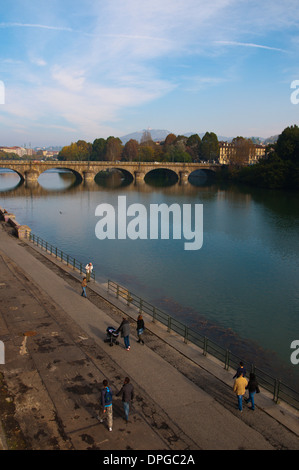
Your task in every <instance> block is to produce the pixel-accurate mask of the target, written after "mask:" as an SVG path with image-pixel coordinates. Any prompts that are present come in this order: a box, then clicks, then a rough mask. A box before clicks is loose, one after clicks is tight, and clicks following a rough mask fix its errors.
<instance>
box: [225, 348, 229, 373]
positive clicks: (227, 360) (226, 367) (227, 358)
mask: <svg viewBox="0 0 299 470" xmlns="http://www.w3.org/2000/svg"><path fill="white" fill-rule="evenodd" d="M229 359H230V351H229V350H228V349H227V350H226V351H225V364H224V369H225V370H228V369H229Z"/></svg>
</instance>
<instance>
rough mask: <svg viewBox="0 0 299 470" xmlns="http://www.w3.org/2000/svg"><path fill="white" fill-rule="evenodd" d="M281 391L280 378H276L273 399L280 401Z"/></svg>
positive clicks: (276, 401)
mask: <svg viewBox="0 0 299 470" xmlns="http://www.w3.org/2000/svg"><path fill="white" fill-rule="evenodd" d="M279 391H280V380H279V379H275V385H274V396H273V400H274V401H275V403H278V400H279Z"/></svg>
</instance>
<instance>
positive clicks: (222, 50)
mask: <svg viewBox="0 0 299 470" xmlns="http://www.w3.org/2000/svg"><path fill="white" fill-rule="evenodd" d="M0 44H1V46H0V145H2V146H13V145H18V146H24V145H26V146H27V147H30V146H31V147H32V148H33V147H37V146H50V145H55V146H56V145H58V146H64V145H69V144H70V143H71V142H76V141H77V140H79V139H82V140H86V141H87V142H91V143H92V142H93V141H94V140H95V139H97V138H101V137H102V138H105V139H106V138H107V137H109V136H115V137H121V136H124V135H126V134H130V133H133V132H135V131H141V130H143V129H167V130H168V131H169V132H172V133H174V134H176V135H180V134H185V133H190V132H191V133H198V134H200V133H203V132H207V131H208V132H215V133H216V134H217V135H218V136H227V137H234V136H238V135H241V136H244V137H251V136H259V137H262V138H267V137H270V136H272V135H276V134H280V133H281V132H282V131H283V129H284V128H286V127H287V126H290V125H294V124H298V121H299V104H297V103H296V102H294V100H293V102H292V100H291V94H292V92H294V91H296V89H295V90H294V89H292V88H291V84H292V83H293V82H294V81H296V80H298V87H297V88H299V60H298V59H299V8H298V0H263V2H260V1H255V0H214V1H206V0H151V1H148V0H146V1H145V0H63V1H61V0H59V1H58V0H46V1H45V0H38V1H37V0H14V1H13V2H5V1H4V0H1V1H0ZM294 83H296V82H294ZM298 96H299V94H298ZM297 101H298V100H297Z"/></svg>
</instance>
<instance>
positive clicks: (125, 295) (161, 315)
mask: <svg viewBox="0 0 299 470" xmlns="http://www.w3.org/2000/svg"><path fill="white" fill-rule="evenodd" d="M108 291H111V292H112V293H113V294H115V296H116V298H118V299H119V298H120V299H123V300H124V301H125V303H126V304H127V306H134V307H136V308H137V310H138V311H139V313H146V314H148V315H150V316H151V317H152V321H153V322H156V321H157V322H160V323H161V324H162V325H164V326H166V327H167V331H168V332H171V331H174V332H175V333H177V334H178V335H179V336H181V337H182V339H183V341H184V342H185V343H188V342H190V343H192V344H194V345H196V346H198V347H199V348H200V349H201V350H202V354H203V355H204V356H207V355H208V354H210V355H211V356H213V357H215V358H216V359H218V360H219V361H220V362H222V363H223V366H224V368H225V369H226V370H229V369H234V370H235V369H237V367H238V366H239V364H240V361H241V360H242V361H243V362H244V364H245V366H247V370H248V369H250V371H251V372H253V373H255V375H256V378H257V380H258V382H259V384H260V386H261V387H262V388H264V389H265V390H267V391H268V392H269V393H271V395H272V397H273V400H274V401H275V402H276V403H278V402H279V400H282V401H284V402H286V403H288V404H289V405H291V406H293V407H294V408H296V409H297V410H299V393H298V391H296V390H294V389H292V388H291V387H289V386H288V385H287V384H285V383H283V382H282V381H281V380H280V379H277V378H275V377H273V376H271V375H270V374H268V373H267V372H265V371H263V370H261V369H260V368H258V367H256V366H255V365H254V364H248V365H246V363H245V361H244V360H243V359H241V358H240V357H238V356H237V355H235V354H234V353H232V352H231V351H230V350H229V349H225V348H223V347H222V346H220V345H219V344H217V343H216V342H214V341H212V340H211V339H210V338H207V337H206V336H204V335H202V334H201V333H200V332H199V331H197V330H195V329H193V328H190V327H189V326H187V325H185V324H184V323H182V322H180V321H179V320H177V319H175V318H174V317H172V316H171V315H169V314H167V313H165V312H163V311H162V310H160V309H159V308H157V307H155V306H154V305H152V304H150V303H149V302H147V301H146V300H144V299H142V298H141V297H139V296H137V295H136V294H134V293H133V292H131V291H129V290H128V289H127V288H125V287H123V286H121V285H120V284H117V283H116V282H114V281H112V280H108Z"/></svg>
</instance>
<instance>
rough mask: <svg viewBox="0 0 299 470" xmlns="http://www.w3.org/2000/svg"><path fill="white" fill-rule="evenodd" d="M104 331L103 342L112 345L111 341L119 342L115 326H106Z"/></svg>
mask: <svg viewBox="0 0 299 470" xmlns="http://www.w3.org/2000/svg"><path fill="white" fill-rule="evenodd" d="M106 333H107V336H106V339H105V343H110V346H113V343H115V344H119V342H118V341H117V338H118V335H119V332H118V331H117V330H116V329H115V328H113V326H108V328H107V329H106Z"/></svg>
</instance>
